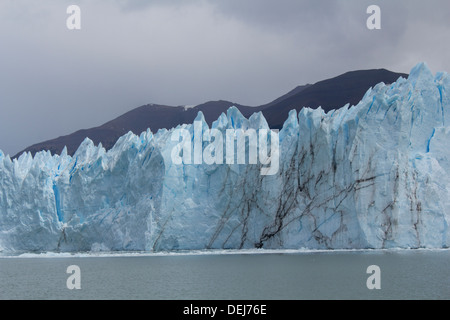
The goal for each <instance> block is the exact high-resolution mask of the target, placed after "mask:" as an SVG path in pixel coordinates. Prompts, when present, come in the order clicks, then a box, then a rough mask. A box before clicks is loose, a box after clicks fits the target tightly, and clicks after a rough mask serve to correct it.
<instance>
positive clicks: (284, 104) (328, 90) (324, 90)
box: [14, 69, 408, 158]
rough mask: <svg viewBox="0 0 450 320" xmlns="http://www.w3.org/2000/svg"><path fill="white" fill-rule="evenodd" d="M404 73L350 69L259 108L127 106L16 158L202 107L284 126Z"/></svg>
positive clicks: (161, 124)
mask: <svg viewBox="0 0 450 320" xmlns="http://www.w3.org/2000/svg"><path fill="white" fill-rule="evenodd" d="M399 77H404V78H407V77H408V75H407V74H404V73H395V72H392V71H389V70H386V69H372V70H358V71H351V72H347V73H344V74H342V75H340V76H337V77H334V78H331V79H327V80H323V81H319V82H317V83H315V84H312V85H310V84H308V85H304V86H298V87H296V88H295V89H293V90H291V91H290V92H288V93H287V94H285V95H283V96H281V97H279V98H277V99H275V100H274V101H272V102H270V103H267V104H265V105H261V106H257V107H250V106H244V105H240V104H237V103H233V102H230V101H224V100H219V101H209V102H206V103H203V104H200V105H197V106H195V107H192V108H185V107H184V106H177V107H173V106H165V105H157V104H148V105H144V106H141V107H138V108H136V109H133V110H131V111H128V112H126V113H125V114H123V115H121V116H119V117H117V118H115V119H113V120H111V121H109V122H106V123H105V124H103V125H101V126H98V127H94V128H90V129H83V130H78V131H76V132H74V133H72V134H69V135H65V136H61V137H58V138H56V139H52V140H47V141H44V142H40V143H37V144H34V145H32V146H30V147H28V148H26V149H24V150H23V151H21V152H19V153H17V154H16V155H15V156H14V158H17V157H18V156H20V155H21V154H22V153H24V152H31V153H32V155H34V154H35V153H36V152H39V151H42V150H49V151H50V152H51V153H52V154H59V153H60V152H61V151H62V150H63V148H64V147H65V146H66V147H67V152H68V154H70V155H73V154H74V153H75V151H76V150H77V149H78V146H79V145H80V144H81V142H82V141H83V140H84V139H85V138H86V137H89V138H90V139H91V140H92V141H93V142H94V144H96V145H97V144H99V143H102V145H103V146H104V147H105V148H106V150H109V149H111V148H112V147H113V146H114V144H115V143H116V141H117V139H118V138H119V137H121V136H122V135H124V134H126V133H127V132H129V131H132V132H133V133H134V134H140V133H141V132H143V131H145V130H147V129H148V128H150V129H151V130H152V132H157V131H158V130H159V129H163V128H166V129H170V128H174V127H176V126H177V125H179V124H183V123H192V122H193V121H194V119H195V117H196V116H197V114H198V112H199V111H202V112H203V114H204V116H205V120H206V122H207V123H208V124H209V125H211V124H212V122H213V121H215V120H216V119H217V118H218V117H219V116H220V114H221V113H222V112H225V113H226V110H227V109H228V108H229V107H231V106H236V107H237V108H238V109H239V110H240V112H241V113H242V114H243V115H244V116H245V117H249V116H250V115H251V114H253V113H254V112H259V111H262V113H263V115H264V117H265V118H266V120H267V122H268V124H269V126H270V127H271V128H273V129H281V128H282V126H283V123H284V121H285V120H286V118H287V116H288V113H289V111H290V110H292V109H296V110H297V111H300V110H301V109H302V108H303V107H309V108H314V109H315V108H318V107H319V106H321V107H322V108H323V109H324V110H325V112H328V111H330V110H332V109H338V108H340V107H342V106H344V105H345V104H347V103H350V104H351V105H356V104H357V103H358V102H359V101H360V100H361V99H362V97H363V96H364V94H365V93H366V92H367V90H368V89H369V88H371V87H373V86H375V85H376V84H378V83H380V82H384V83H393V82H395V81H396V80H397V79H398V78H399Z"/></svg>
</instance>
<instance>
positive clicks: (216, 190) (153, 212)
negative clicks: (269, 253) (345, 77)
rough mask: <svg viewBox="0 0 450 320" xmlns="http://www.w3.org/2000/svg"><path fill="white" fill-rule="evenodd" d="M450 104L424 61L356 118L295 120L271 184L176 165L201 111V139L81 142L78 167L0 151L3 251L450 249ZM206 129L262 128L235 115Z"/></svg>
mask: <svg viewBox="0 0 450 320" xmlns="http://www.w3.org/2000/svg"><path fill="white" fill-rule="evenodd" d="M449 92H450V78H449V76H448V75H447V73H438V74H437V75H436V76H433V75H432V74H431V72H430V70H429V69H428V67H427V66H426V64H424V63H420V64H418V65H417V66H416V67H414V68H413V70H412V71H411V73H410V76H409V78H408V79H403V78H399V79H398V81H397V82H395V83H393V84H390V85H385V84H383V83H380V84H378V85H376V86H375V87H374V88H371V89H370V90H368V92H367V93H366V95H365V96H364V98H363V99H362V101H361V102H360V103H359V104H358V105H356V106H349V105H346V106H343V107H342V108H340V109H338V110H333V111H330V112H328V113H327V114H325V113H324V112H323V110H322V109H320V108H319V109H317V110H312V109H308V108H304V109H302V110H301V112H300V113H299V114H297V113H296V112H295V111H291V112H290V114H289V116H288V119H287V120H286V122H285V123H284V126H283V128H282V130H281V131H280V132H279V135H278V137H279V150H280V151H279V156H280V159H279V169H278V171H277V173H276V174H274V175H261V174H260V173H261V168H262V167H263V164H261V163H257V164H248V163H247V164H227V163H226V161H225V160H226V159H225V158H224V161H223V164H206V163H204V162H202V163H198V164H195V163H192V164H175V163H173V161H172V159H173V154H172V153H173V150H174V148H176V146H177V144H179V141H177V140H176V139H173V133H174V131H175V130H176V129H183V130H185V132H188V133H189V134H190V137H192V139H196V138H198V135H199V134H203V132H205V131H206V130H208V129H210V128H208V125H207V123H206V122H205V120H204V117H203V115H202V114H201V113H199V115H198V117H197V118H196V121H199V122H200V124H201V125H200V128H201V130H200V132H198V131H199V130H198V129H197V130H194V125H193V124H189V125H182V126H179V127H178V128H174V129H172V130H159V131H158V132H157V133H156V134H153V133H152V132H150V130H147V131H146V132H143V133H142V134H141V135H140V136H137V135H134V134H132V133H128V134H126V135H124V136H122V137H121V138H120V139H119V140H118V141H117V143H116V145H115V146H114V147H113V148H112V149H111V150H109V151H108V152H106V151H105V149H104V148H103V147H102V146H101V145H100V146H94V144H93V143H92V141H91V140H89V139H86V140H85V141H84V142H83V143H82V144H81V145H80V147H79V149H78V151H77V152H76V153H75V154H74V156H73V157H71V156H69V155H67V152H66V150H64V151H63V152H62V153H61V155H54V156H52V155H51V154H50V153H49V152H40V153H37V154H36V155H35V157H34V158H33V157H32V156H31V155H30V154H23V155H22V156H21V157H20V158H19V159H17V160H13V161H12V160H11V159H10V158H9V156H7V155H5V154H3V153H2V152H0V250H3V251H4V252H18V251H90V250H93V251H98V250H146V251H158V250H178V249H207V248H213V249H218V248H225V249H227V248H234V249H236V248H254V247H257V248H259V247H263V248H272V249H277V248H285V249H291V248H294V249H295V248H310V249H324V248H325V249H332V248H394V247H399V248H418V247H429V248H442V247H448V245H449V242H450V240H449V236H450V231H449V228H448V225H449V222H450V221H449V220H450V188H449V186H450V176H449V172H450V150H449V141H450V140H449V139H450V126H449V124H450V118H449V117H450V96H449V94H448V93H449ZM212 128H213V129H215V130H219V131H220V132H222V133H223V134H224V137H225V133H226V130H230V129H242V130H248V129H254V130H256V131H259V130H260V129H268V125H267V122H266V120H265V119H264V116H263V115H262V114H261V113H256V114H253V115H252V116H251V117H250V118H249V119H246V118H245V117H243V116H242V114H241V113H240V112H239V110H238V109H237V108H234V107H232V108H230V109H229V110H228V112H227V114H226V115H225V114H222V115H221V116H220V117H219V118H218V119H217V121H215V122H214V123H213V125H212ZM196 131H197V132H196ZM196 134H197V136H196ZM193 141H194V140H193ZM201 143H202V144H201V145H202V148H206V147H207V143H206V142H205V141H202V142H201ZM192 145H193V144H192ZM247 147H248V145H247ZM246 150H247V152H248V148H247V149H246ZM223 156H224V157H226V155H225V153H224V155H223ZM246 156H248V155H246ZM235 163H236V162H235Z"/></svg>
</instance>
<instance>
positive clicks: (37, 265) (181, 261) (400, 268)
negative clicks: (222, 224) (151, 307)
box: [0, 250, 450, 300]
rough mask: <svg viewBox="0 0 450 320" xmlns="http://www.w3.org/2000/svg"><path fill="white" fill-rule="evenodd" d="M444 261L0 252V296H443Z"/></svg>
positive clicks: (391, 254)
mask: <svg viewBox="0 0 450 320" xmlns="http://www.w3.org/2000/svg"><path fill="white" fill-rule="evenodd" d="M70 265H77V266H79V268H80V283H81V289H80V290H69V289H68V288H67V286H66V281H67V279H68V278H69V277H70V276H71V274H68V273H66V271H67V267H68V266H70ZM370 265H377V266H379V267H380V284H381V289H379V290H377V289H374V290H369V289H368V288H367V285H366V281H367V279H368V277H370V276H371V275H370V274H368V273H367V267H368V266H370ZM449 266H450V250H436V251H434V250H395V251H337V252H290V251H282V252H269V253H252V252H233V253H232V254H230V253H227V254H219V253H214V252H213V253H202V252H197V253H191V254H159V255H151V254H135V255H98V256H93V255H75V256H72V255H52V256H48V255H47V256H44V257H40V256H39V255H26V256H19V257H1V258H0V299H88V300H90V299H152V300H154V299H157V300H160V299H161V300H163V299H170V300H178V299H183V300H215V299H224V300H229V299H236V300H298V299H450V267H449Z"/></svg>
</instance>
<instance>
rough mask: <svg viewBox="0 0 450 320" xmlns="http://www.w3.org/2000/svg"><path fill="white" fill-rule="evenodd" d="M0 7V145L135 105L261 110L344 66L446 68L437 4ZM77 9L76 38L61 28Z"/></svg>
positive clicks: (442, 12)
mask: <svg viewBox="0 0 450 320" xmlns="http://www.w3.org/2000/svg"><path fill="white" fill-rule="evenodd" d="M376 2H377V3H376V4H378V5H379V6H380V7H381V10H382V29H381V30H376V31H370V30H368V29H367V28H366V19H367V18H368V15H367V13H366V8H367V7H368V6H369V5H371V4H374V3H373V1H365V0H362V1H356V0H354V1H351V0H345V1H344V0H340V1H339V0H337V1H331V0H322V1H312V0H308V1H301V0H282V1H268V0H246V1H238V0H214V1H212V0H211V1H206V0H203V1H200V0H189V1H184V0H183V1H166V0H164V1H163V0H158V1H132V0H130V1H126V0H121V1H119V0H117V1H105V0H103V1H95V2H93V1H86V0H84V1H75V0H74V1H57V2H56V1H51V0H42V1H39V2H38V1H25V0H17V1H2V2H0V47H1V50H0V70H1V71H0V108H1V116H0V149H2V150H3V151H4V152H6V153H9V154H15V153H16V152H17V151H19V150H22V149H24V148H25V147H27V146H29V145H31V144H33V143H37V142H40V141H42V140H46V139H51V138H55V137H58V136H60V135H65V134H69V133H71V132H73V131H75V130H78V129H81V128H88V127H93V126H97V125H101V124H103V123H104V122H106V121H108V120H111V119H112V118H114V117H116V116H118V115H120V114H122V113H124V112H126V111H129V110H131V109H132V108H135V107H138V106H140V105H143V104H147V103H161V104H167V105H183V104H190V105H194V104H199V103H202V102H205V101H207V100H217V99H226V100H231V101H234V102H237V103H241V104H247V105H259V104H263V103H266V102H269V101H271V100H273V99H275V98H277V97H278V96H280V95H282V94H284V93H286V92H287V91H289V90H291V89H293V88H294V87H295V86H297V85H301V84H305V83H313V82H316V81H319V80H322V79H325V78H328V77H333V76H337V75H339V74H341V73H343V72H346V71H350V70H356V69H370V68H381V67H382V68H387V69H390V70H393V71H397V72H409V71H410V68H411V67H413V66H414V65H415V64H416V63H417V62H419V61H426V62H427V63H428V65H429V66H430V67H431V68H432V69H433V71H441V70H445V71H450V62H449V61H448V59H447V52H448V51H449V49H450V48H449V47H450V41H448V40H449V34H450V23H449V22H448V18H447V15H446V14H447V13H448V12H450V3H449V2H448V1H440V0H434V1H410V0H408V1H407V0H399V1H376ZM71 4H77V5H79V6H80V8H81V26H82V28H81V30H72V31H71V30H68V29H67V27H66V19H67V17H68V15H67V13H66V8H67V6H69V5H71Z"/></svg>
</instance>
